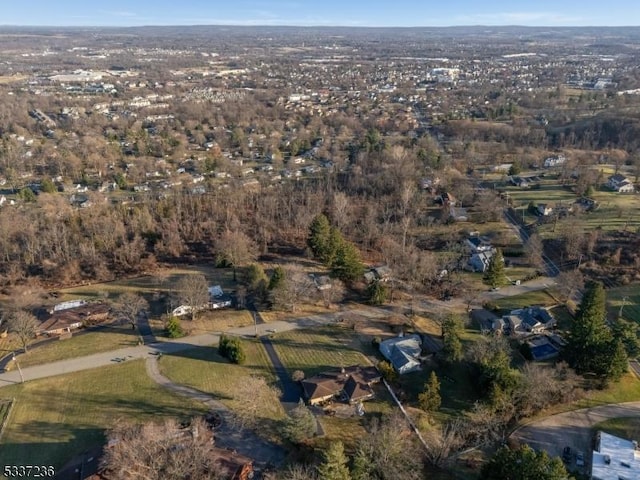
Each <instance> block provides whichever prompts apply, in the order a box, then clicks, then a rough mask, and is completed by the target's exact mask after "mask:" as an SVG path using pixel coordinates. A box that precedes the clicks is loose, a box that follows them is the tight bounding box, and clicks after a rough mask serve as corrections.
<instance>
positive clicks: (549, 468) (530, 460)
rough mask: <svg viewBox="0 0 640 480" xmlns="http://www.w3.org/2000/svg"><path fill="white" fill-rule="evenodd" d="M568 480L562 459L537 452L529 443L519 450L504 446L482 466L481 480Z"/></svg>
mask: <svg viewBox="0 0 640 480" xmlns="http://www.w3.org/2000/svg"><path fill="white" fill-rule="evenodd" d="M498 478H499V479H500V480H566V479H568V478H572V477H569V475H568V473H567V470H566V469H565V467H564V465H563V464H562V461H561V460H560V459H559V458H558V457H555V458H550V457H549V455H547V453H546V452H536V451H535V450H533V449H532V448H531V447H529V446H528V445H524V446H522V447H520V448H518V449H517V450H510V449H509V448H507V447H503V448H501V449H500V450H498V451H497V452H496V454H495V455H494V456H493V457H492V458H491V460H490V461H489V462H488V463H486V464H485V465H484V466H483V467H482V472H481V474H480V480H496V479H498Z"/></svg>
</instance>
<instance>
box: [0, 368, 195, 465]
mask: <svg viewBox="0 0 640 480" xmlns="http://www.w3.org/2000/svg"><path fill="white" fill-rule="evenodd" d="M0 397H2V398H12V397H15V405H14V407H13V411H12V412H11V416H10V418H9V423H8V424H7V428H6V430H5V433H4V436H3V438H2V442H1V443H0V465H54V466H56V467H57V468H59V467H60V466H62V465H63V464H64V463H66V462H67V461H68V460H69V459H70V458H72V457H73V456H74V455H76V454H78V453H81V452H83V451H84V450H86V449H88V448H91V447H94V446H98V445H100V444H102V443H103V442H104V438H105V430H106V429H108V428H109V427H110V426H113V425H114V423H115V422H118V421H121V420H135V421H157V420H160V419H162V418H163V417H184V418H186V417H190V416H193V415H196V414H202V413H204V412H205V409H204V406H203V405H201V404H200V403H195V402H192V401H190V400H187V399H184V398H182V397H177V396H174V395H173V394H172V393H170V392H169V391H168V390H165V389H163V388H162V387H160V386H158V385H156V384H155V383H154V382H153V381H152V380H151V379H150V378H148V376H147V373H146V371H145V367H144V363H143V361H141V360H135V361H131V362H127V363H126V364H121V365H113V366H108V367H102V368H100V369H93V370H86V371H83V372H78V373H73V374H68V375H61V376H56V377H52V378H49V379H43V380H34V381H32V382H28V383H25V384H22V385H15V386H10V387H4V388H2V389H0Z"/></svg>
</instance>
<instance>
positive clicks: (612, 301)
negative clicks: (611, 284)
mask: <svg viewBox="0 0 640 480" xmlns="http://www.w3.org/2000/svg"><path fill="white" fill-rule="evenodd" d="M607 307H608V309H609V312H610V317H612V318H616V317H617V316H618V314H619V313H620V308H621V307H622V316H623V317H624V318H625V319H627V320H630V321H634V322H637V323H640V284H637V283H635V284H630V285H625V286H623V287H615V288H610V289H608V290H607Z"/></svg>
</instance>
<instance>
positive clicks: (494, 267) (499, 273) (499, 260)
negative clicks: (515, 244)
mask: <svg viewBox="0 0 640 480" xmlns="http://www.w3.org/2000/svg"><path fill="white" fill-rule="evenodd" d="M506 279H507V277H506V276H505V274H504V257H503V256H502V250H500V249H499V248H498V249H497V251H496V253H495V254H494V255H493V257H491V260H489V265H488V266H487V271H486V272H485V274H484V281H485V283H486V284H488V285H490V286H491V288H496V287H498V286H500V285H504V283H505V281H506Z"/></svg>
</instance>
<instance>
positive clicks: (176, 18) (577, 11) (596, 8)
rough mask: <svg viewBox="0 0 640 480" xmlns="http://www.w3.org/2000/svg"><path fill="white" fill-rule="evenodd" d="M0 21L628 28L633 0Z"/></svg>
mask: <svg viewBox="0 0 640 480" xmlns="http://www.w3.org/2000/svg"><path fill="white" fill-rule="evenodd" d="M0 25H25V26H29V25H33V26H49V25H50V26H124V27H126V26H141V25H266V26H269V25H296V26H354V27H355V26H362V27H421V26H424V27H430V26H433V27H442V26H455V25H488V26H493V25H523V26H634V25H640V2H637V1H631V0H615V1H610V2H601V1H593V0H582V1H578V0H562V1H561V2H559V1H557V0H555V1H551V0H537V1H533V0H521V1H518V2H513V1H508V2H507V1H505V0H486V1H484V2H477V1H474V0H453V1H449V2H433V1H425V0H394V1H389V0H323V1H322V2H315V1H313V2H312V1H306V0H237V1H231V2H228V1H224V2H223V1H219V0H186V1H182V2H176V1H174V0H171V1H169V0H153V1H151V0H111V1H109V2H100V3H96V2H86V1H80V0H59V1H55V2H54V1H51V0H32V1H26V2H24V1H23V2H19V1H18V2H9V1H5V2H3V5H2V12H1V13H0Z"/></svg>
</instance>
